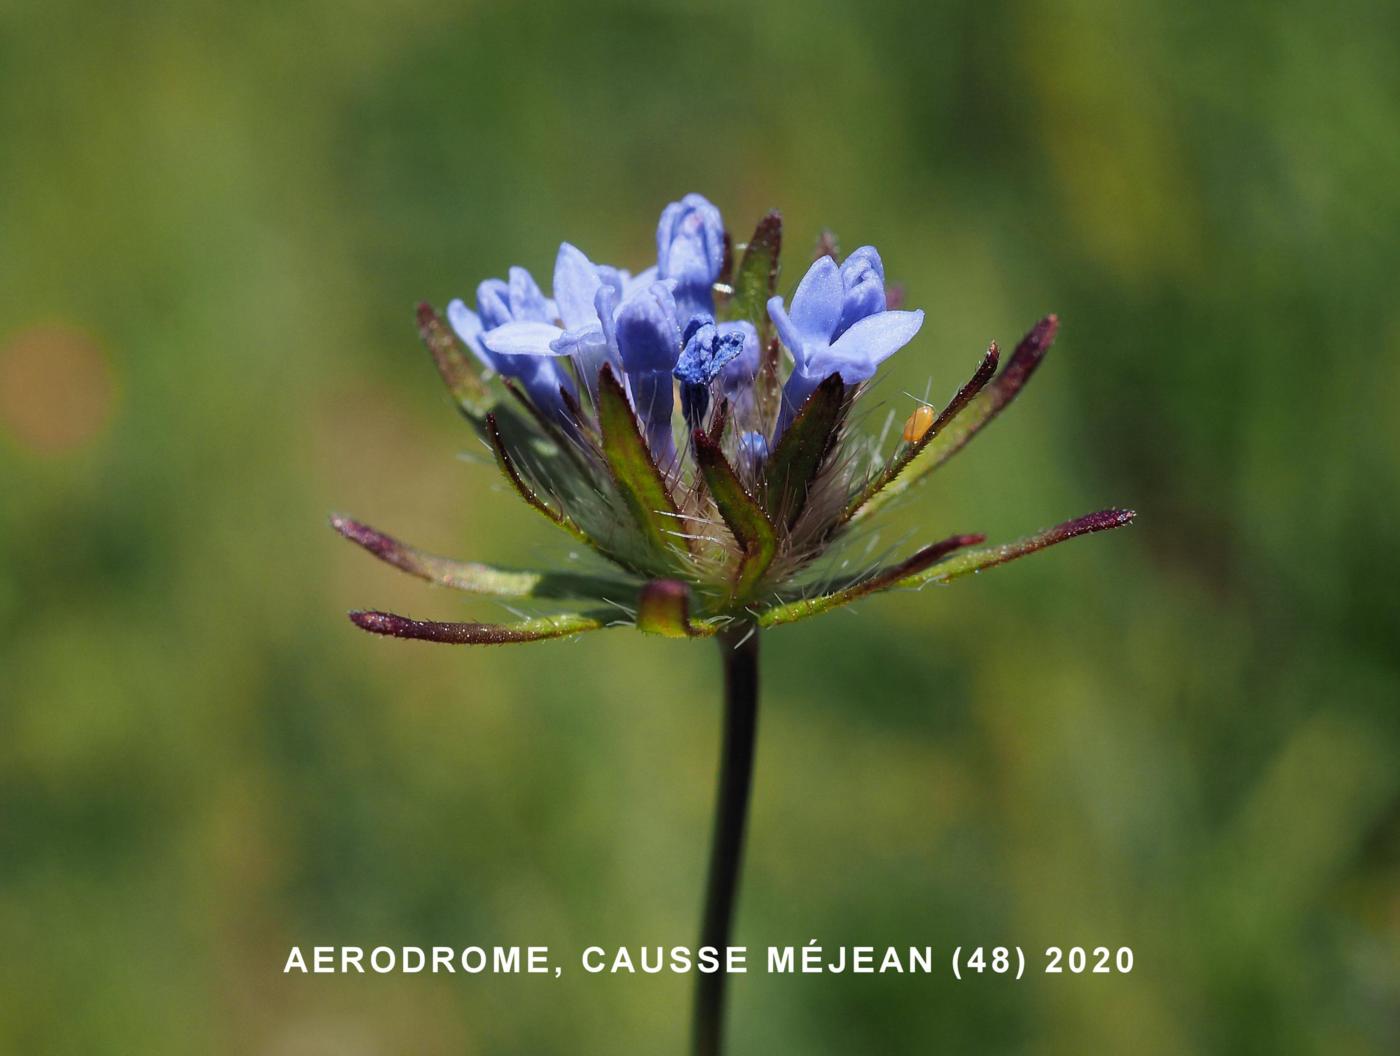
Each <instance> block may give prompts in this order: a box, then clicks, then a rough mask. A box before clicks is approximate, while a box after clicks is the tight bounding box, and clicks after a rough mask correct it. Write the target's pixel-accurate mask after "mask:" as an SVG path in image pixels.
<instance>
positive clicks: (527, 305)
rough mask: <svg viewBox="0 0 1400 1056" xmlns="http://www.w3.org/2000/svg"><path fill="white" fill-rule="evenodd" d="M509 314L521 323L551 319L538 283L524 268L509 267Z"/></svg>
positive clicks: (541, 321)
mask: <svg viewBox="0 0 1400 1056" xmlns="http://www.w3.org/2000/svg"><path fill="white" fill-rule="evenodd" d="M510 315H511V318H512V319H514V320H515V321H516V322H521V323H523V322H531V323H548V322H551V321H552V319H553V317H552V316H551V314H550V312H549V308H548V306H547V305H546V303H545V299H544V294H543V293H541V292H540V287H539V285H538V284H537V283H536V282H535V280H534V278H533V277H531V275H530V273H529V272H528V271H526V270H525V269H524V268H511V269H510Z"/></svg>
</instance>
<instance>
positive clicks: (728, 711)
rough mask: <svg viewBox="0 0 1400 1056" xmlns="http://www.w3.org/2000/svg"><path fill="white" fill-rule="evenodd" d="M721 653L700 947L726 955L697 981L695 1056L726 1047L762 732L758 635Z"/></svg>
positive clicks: (724, 641) (711, 1055) (727, 636)
mask: <svg viewBox="0 0 1400 1056" xmlns="http://www.w3.org/2000/svg"><path fill="white" fill-rule="evenodd" d="M719 648H720V658H721V660H722V661H723V663H724V740H723V744H722V745H721V747H720V759H719V792H718V795H717V796H716V799H715V829H714V842H713V843H712V844H711V845H710V875H709V880H708V882H707V883H706V885H705V919H704V923H703V924H702V925H701V928H700V945H701V946H702V947H703V946H713V947H715V949H717V950H719V951H720V963H721V970H720V971H718V972H714V973H712V974H706V973H703V972H700V973H697V975H696V985H695V1030H694V1036H693V1045H692V1049H691V1051H692V1052H693V1053H694V1054H695V1056H719V1053H721V1052H722V1051H723V1047H724V991H725V981H726V977H725V973H724V971H723V963H724V959H725V954H724V949H725V947H726V946H728V945H729V935H730V931H731V930H732V925H733V920H734V902H735V898H736V896H737V892H738V887H739V867H740V865H741V863H742V859H743V854H744V827H745V823H746V822H747V819H748V810H749V789H750V787H751V786H752V784H753V757H754V738H755V734H756V732H757V728H758V629H757V628H756V627H754V626H753V625H751V624H741V625H738V626H736V627H734V628H732V629H730V630H727V631H724V632H722V633H721V634H720V635H719Z"/></svg>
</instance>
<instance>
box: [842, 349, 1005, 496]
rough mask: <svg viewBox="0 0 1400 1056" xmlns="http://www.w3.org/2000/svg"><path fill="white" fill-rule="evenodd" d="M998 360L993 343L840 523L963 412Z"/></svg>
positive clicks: (874, 494)
mask: <svg viewBox="0 0 1400 1056" xmlns="http://www.w3.org/2000/svg"><path fill="white" fill-rule="evenodd" d="M997 358H998V352H997V346H996V342H995V341H993V342H992V344H991V346H990V347H989V348H988V349H987V352H986V354H985V355H984V356H983V357H982V361H981V362H980V363H979V364H978V365H977V370H976V371H975V372H973V375H972V377H971V378H969V379H968V381H967V383H966V384H965V385H963V387H962V388H960V389H959V390H958V391H957V392H956V393H954V394H953V398H952V399H951V400H949V401H948V406H946V407H944V408H943V410H942V411H940V412H939V413H938V417H937V418H935V419H934V420H933V424H931V425H930V426H929V427H928V429H927V430H926V431H925V432H924V435H923V436H921V437H920V438H919V439H918V440H916V441H914V442H913V443H912V444H906V445H904V446H903V447H902V448H900V449H899V450H898V451H897V452H896V453H895V456H894V457H893V458H891V459H890V460H889V462H887V463H886V464H885V466H884V468H882V469H881V470H880V471H879V472H878V473H876V474H875V476H873V477H872V478H871V479H870V481H869V482H868V483H867V484H866V485H865V487H863V488H862V489H861V490H860V492H859V494H857V495H856V497H855V498H854V499H852V500H851V501H850V503H849V504H847V506H846V511H845V513H843V514H842V517H841V519H842V520H843V521H849V520H850V519H851V518H852V517H854V516H856V514H857V513H859V512H860V509H861V507H862V506H864V505H865V504H866V503H867V502H869V501H870V500H871V499H873V498H874V497H875V496H876V495H878V494H879V493H880V492H881V491H883V490H884V489H885V488H886V487H888V486H889V484H890V482H891V481H892V480H894V479H895V478H896V477H898V476H899V475H900V473H902V472H903V471H904V470H905V469H906V468H907V467H908V465H909V464H910V463H911V462H913V461H914V459H915V458H917V457H918V455H919V453H920V452H921V451H923V450H924V448H926V447H927V446H928V445H929V444H930V443H931V442H932V441H933V440H934V439H936V438H937V437H938V435H939V434H940V433H942V432H943V430H944V429H945V428H947V426H948V423H949V422H951V421H953V419H955V418H956V417H957V416H958V415H959V414H961V413H962V410H963V408H964V407H966V406H967V405H968V404H969V403H971V402H972V399H973V397H974V396H976V395H977V394H978V393H979V392H981V391H982V389H983V388H985V387H986V385H987V382H989V381H991V380H992V375H993V374H995V373H996V369H997Z"/></svg>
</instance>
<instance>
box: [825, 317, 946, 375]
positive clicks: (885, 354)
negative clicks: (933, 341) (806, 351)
mask: <svg viewBox="0 0 1400 1056" xmlns="http://www.w3.org/2000/svg"><path fill="white" fill-rule="evenodd" d="M923 325H924V313H923V310H922V309H918V310H916V311H912V312H880V313H878V314H876V315H870V316H866V317H865V318H864V319H861V320H859V321H858V322H856V323H855V324H853V325H852V326H851V328H850V329H849V330H847V331H846V332H845V333H844V334H842V335H841V337H840V338H839V339H838V340H837V341H836V343H835V344H834V345H832V346H831V348H830V350H829V354H830V356H831V359H832V361H833V362H837V361H843V360H848V361H851V362H853V363H855V362H860V363H864V362H865V361H867V360H868V361H869V362H870V363H871V364H874V365H875V366H878V365H879V364H881V363H883V362H884V361H885V360H887V359H889V357H890V356H892V355H894V354H895V353H896V352H898V351H899V350H900V349H901V348H903V347H904V346H905V345H907V344H908V343H909V342H910V341H912V340H913V339H914V335H915V334H917V333H918V332H919V327H921V326H923ZM873 372H874V370H873V367H872V369H871V373H873ZM828 373H830V371H828ZM841 376H842V378H843V379H845V381H846V384H847V385H850V384H853V382H852V381H851V379H849V378H846V375H845V371H842V374H841ZM869 376H870V375H868V374H867V375H866V377H867V378H868V377H869ZM859 380H861V381H864V380H866V379H865V378H861V379H859Z"/></svg>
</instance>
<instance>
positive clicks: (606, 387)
mask: <svg viewBox="0 0 1400 1056" xmlns="http://www.w3.org/2000/svg"><path fill="white" fill-rule="evenodd" d="M598 424H599V427H600V429H601V431H602V445H603V458H604V459H605V460H606V461H607V463H608V468H609V469H611V470H612V475H613V479H614V480H615V481H616V482H617V486H618V491H619V492H620V493H621V495H622V499H623V501H624V502H625V503H626V504H627V508H628V510H629V512H630V513H631V514H632V519H633V520H634V521H635V522H636V525H637V527H638V529H640V531H641V533H642V535H643V536H645V538H646V540H647V542H648V543H649V544H650V546H651V549H652V551H653V554H654V556H655V557H656V558H657V559H658V560H659V561H660V562H662V563H663V564H664V565H667V566H674V565H675V564H676V560H675V558H676V541H677V539H678V538H681V537H682V533H684V531H685V522H684V521H683V520H682V519H681V516H680V510H678V509H677V508H676V504H675V502H674V501H673V500H672V499H671V493H670V492H669V491H668V490H667V488H666V481H665V480H664V479H663V478H662V476H661V471H660V470H659V469H657V468H656V463H655V462H653V461H652V459H651V451H650V450H649V449H648V448H647V443H646V440H644V439H643V438H642V434H641V431H640V430H639V429H638V428H637V419H636V417H635V416H634V415H633V414H632V408H631V406H630V405H629V404H628V402H627V394H626V393H625V392H623V390H622V384H621V382H619V381H618V380H617V377H616V376H615V375H614V374H613V371H612V367H611V366H609V365H608V364H606V363H604V364H603V369H602V370H601V371H599V373H598Z"/></svg>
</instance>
